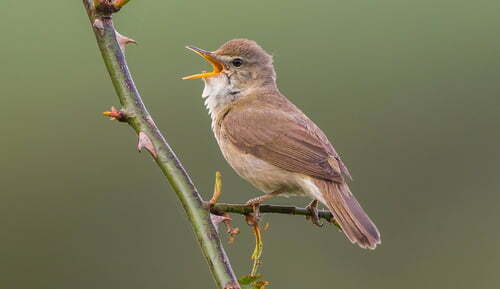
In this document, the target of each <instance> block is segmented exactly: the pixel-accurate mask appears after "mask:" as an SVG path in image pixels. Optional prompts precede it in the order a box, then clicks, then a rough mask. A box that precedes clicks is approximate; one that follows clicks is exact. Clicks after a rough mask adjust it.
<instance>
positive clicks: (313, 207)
mask: <svg viewBox="0 0 500 289" xmlns="http://www.w3.org/2000/svg"><path fill="white" fill-rule="evenodd" d="M306 209H307V210H308V211H309V212H311V215H310V216H309V215H308V216H306V219H307V220H311V222H312V223H313V224H314V225H316V226H318V227H320V228H321V227H323V225H324V224H323V223H321V222H320V221H319V214H318V200H314V201H312V202H311V203H310V204H309V205H308V206H307V207H306Z"/></svg>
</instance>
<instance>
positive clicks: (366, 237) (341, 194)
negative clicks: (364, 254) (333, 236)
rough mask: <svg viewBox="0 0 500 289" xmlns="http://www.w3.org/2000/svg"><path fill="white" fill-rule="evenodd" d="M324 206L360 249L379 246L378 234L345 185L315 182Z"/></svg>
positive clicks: (322, 181)
mask: <svg viewBox="0 0 500 289" xmlns="http://www.w3.org/2000/svg"><path fill="white" fill-rule="evenodd" d="M316 185H317V186H318V188H319V189H320V190H321V192H322V195H323V197H324V202H325V205H326V206H327V207H328V209H329V210H330V212H331V213H332V214H333V216H334V218H335V220H336V221H337V223H338V224H339V225H340V227H341V228H342V231H343V232H344V234H345V235H346V236H347V238H348V239H349V240H350V241H351V242H352V243H357V244H358V245H359V246H360V247H362V248H369V249H375V247H376V246H377V245H378V244H380V242H381V241H380V233H379V231H378V229H377V227H376V226H375V224H374V223H373V222H372V220H370V217H368V215H367V214H366V213H365V211H364V210H363V208H362V207H361V205H360V204H359V203H358V201H357V200H356V198H355V197H354V195H353V194H352V193H351V190H350V189H349V186H348V185H347V184H346V183H335V182H330V181H325V180H316Z"/></svg>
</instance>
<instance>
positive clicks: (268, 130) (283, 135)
mask: <svg viewBox="0 0 500 289" xmlns="http://www.w3.org/2000/svg"><path fill="white" fill-rule="evenodd" d="M221 132H222V133H223V134H224V135H225V137H226V138H227V139H228V140H229V141H230V142H231V143H232V144H233V145H235V146H236V147H237V148H238V149H240V150H241V151H243V152H244V153H249V154H252V155H254V156H256V157H258V158H260V159H262V160H265V161H267V162H269V163H271V164H273V165H275V166H277V167H279V168H282V169H285V170H288V171H292V172H297V173H302V174H305V175H309V176H312V177H316V178H320V179H325V180H330V181H335V182H343V175H344V176H348V177H349V178H350V175H349V172H348V170H347V168H346V167H345V165H344V164H343V163H342V161H341V160H340V158H339V157H338V155H337V153H336V152H335V150H334V149H333V146H332V145H331V144H330V142H329V141H328V139H327V138H326V136H325V135H324V134H323V132H321V130H320V129H319V128H318V127H317V126H316V125H315V124H314V123H313V122H312V121H311V120H309V119H308V118H307V117H305V116H304V115H302V114H301V113H300V114H299V113H290V112H287V111H284V110H279V109H278V110H276V109H268V108H258V109H257V108H246V109H236V110H231V111H230V112H229V113H228V114H227V115H226V116H225V117H224V119H223V120H222V123H221Z"/></svg>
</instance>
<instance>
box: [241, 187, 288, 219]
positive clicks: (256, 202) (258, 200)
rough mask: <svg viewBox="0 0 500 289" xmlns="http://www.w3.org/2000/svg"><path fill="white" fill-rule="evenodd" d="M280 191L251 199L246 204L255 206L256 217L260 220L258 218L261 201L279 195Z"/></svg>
mask: <svg viewBox="0 0 500 289" xmlns="http://www.w3.org/2000/svg"><path fill="white" fill-rule="evenodd" d="M280 193H281V191H274V192H272V193H268V194H265V195H262V196H259V197H256V198H253V199H250V200H248V201H247V202H246V205H247V206H252V207H253V213H254V217H255V218H257V220H258V219H260V203H262V202H263V201H265V200H268V199H270V198H272V197H275V196H277V195H279V194H280Z"/></svg>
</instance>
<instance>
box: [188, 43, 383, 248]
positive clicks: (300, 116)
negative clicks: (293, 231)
mask: <svg viewBox="0 0 500 289" xmlns="http://www.w3.org/2000/svg"><path fill="white" fill-rule="evenodd" d="M187 48H188V49H190V50H192V51H194V52H195V53H197V54H199V55H200V56H202V57H203V58H205V59H206V60H207V61H208V62H210V63H211V64H212V66H213V71H212V72H204V73H200V74H196V75H192V76H187V77H184V79H197V78H201V79H203V81H204V83H205V88H204V90H203V94H202V96H203V98H205V105H206V106H207V109H208V111H209V112H210V116H211V118H212V129H213V132H214V134H215V137H216V139H217V142H218V144H219V147H220V149H221V151H222V154H223V155H224V157H225V159H226V160H227V162H228V163H229V164H230V165H231V167H232V168H233V169H234V170H235V171H236V172H237V173H238V174H239V175H240V176H241V177H243V178H244V179H245V180H247V181H249V182H250V183H252V184H253V185H254V186H255V187H256V188H258V189H259V190H261V191H262V192H264V193H265V195H262V196H260V197H257V198H254V199H251V200H250V201H248V202H247V203H248V204H250V205H253V206H258V205H259V204H260V203H261V202H262V201H264V200H266V199H269V198H271V197H273V196H279V195H305V196H308V197H310V198H312V199H313V202H312V203H311V204H310V205H309V206H308V209H309V210H311V212H312V215H313V216H315V218H313V222H314V223H316V224H319V221H318V218H317V205H318V201H319V202H321V203H322V204H324V205H325V206H326V207H327V208H328V209H329V210H330V211H331V213H332V214H333V216H334V218H335V221H336V222H337V223H338V224H339V225H340V227H341V228H342V231H343V232H344V233H345V235H346V236H347V238H348V239H349V240H350V241H351V242H352V243H357V244H358V245H359V246H361V247H362V248H370V249H374V248H375V247H376V246H377V245H378V244H380V234H379V231H378V229H377V227H376V226H375V224H374V223H373V222H372V221H371V220H370V218H369V217H368V215H367V214H366V213H365V211H364V210H363V208H362V207H361V205H360V204H359V203H358V201H357V200H356V198H355V197H354V196H353V195H352V193H351V191H350V189H349V186H348V184H347V182H346V181H347V179H350V178H351V176H350V174H349V171H348V169H347V167H346V166H345V165H344V163H343V162H342V160H341V159H340V157H339V155H338V154H337V152H336V151H335V149H334V148H333V146H332V145H331V143H330V142H329V141H328V139H327V137H326V135H325V134H324V133H323V132H322V131H321V130H320V129H319V128H318V126H316V124H315V123H314V122H313V121H311V120H310V119H309V118H308V117H307V116H306V115H305V114H304V113H303V112H302V111H301V110H300V109H299V108H297V107H296V106H295V105H294V104H293V103H291V102H290V101H289V100H288V99H287V98H286V97H285V96H284V95H283V94H281V93H280V91H279V90H278V87H277V85H276V72H275V70H274V66H273V59H272V57H271V55H269V54H268V53H267V52H266V51H264V49H262V48H261V47H260V46H259V45H258V44H257V43H256V42H254V41H251V40H247V39H234V40H231V41H228V42H226V43H225V44H223V45H222V46H221V47H220V48H219V49H217V50H215V51H213V52H209V51H205V50H203V49H200V48H197V47H194V46H188V47H187Z"/></svg>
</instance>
